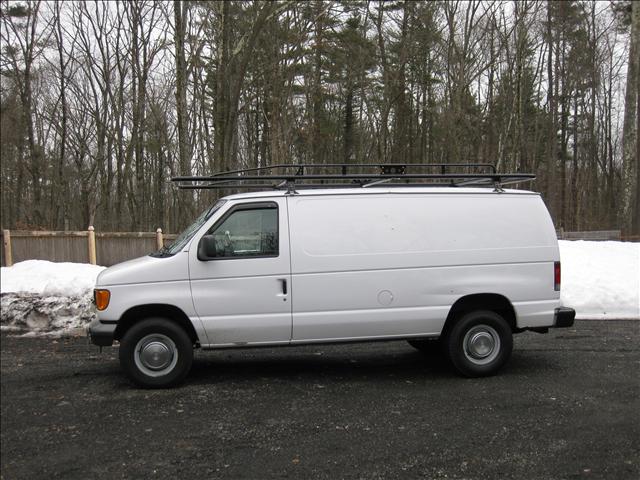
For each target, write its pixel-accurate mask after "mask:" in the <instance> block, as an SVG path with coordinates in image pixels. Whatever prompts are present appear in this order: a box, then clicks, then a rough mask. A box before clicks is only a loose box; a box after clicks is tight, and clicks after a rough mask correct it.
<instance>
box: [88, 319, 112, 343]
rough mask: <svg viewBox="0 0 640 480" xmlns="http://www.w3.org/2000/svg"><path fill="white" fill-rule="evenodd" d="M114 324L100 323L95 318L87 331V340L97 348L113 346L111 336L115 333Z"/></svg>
mask: <svg viewBox="0 0 640 480" xmlns="http://www.w3.org/2000/svg"><path fill="white" fill-rule="evenodd" d="M116 326H117V325H116V323H102V322H101V321H100V320H98V319H97V318H96V319H94V320H93V321H92V322H91V323H90V324H89V328H88V330H87V334H88V335H89V340H90V341H91V343H93V344H94V345H97V346H99V347H110V346H111V345H113V335H114V333H115V331H116Z"/></svg>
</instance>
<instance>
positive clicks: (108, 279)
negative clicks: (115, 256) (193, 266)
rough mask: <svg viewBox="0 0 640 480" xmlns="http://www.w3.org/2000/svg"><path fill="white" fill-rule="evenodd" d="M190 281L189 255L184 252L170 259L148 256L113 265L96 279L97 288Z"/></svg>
mask: <svg viewBox="0 0 640 480" xmlns="http://www.w3.org/2000/svg"><path fill="white" fill-rule="evenodd" d="M188 279H189V261H188V254H187V252H184V251H183V252H178V253H176V254H175V255H173V256H170V257H152V256H149V255H147V256H145V257H140V258H134V259H133V260H128V261H126V262H122V263H118V264H116V265H113V266H112V267H109V268H107V269H106V270H103V271H102V272H100V274H99V275H98V278H97V279H96V287H108V286H109V285H125V284H138V283H157V282H171V281H179V280H188Z"/></svg>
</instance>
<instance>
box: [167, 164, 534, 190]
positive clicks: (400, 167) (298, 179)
mask: <svg viewBox="0 0 640 480" xmlns="http://www.w3.org/2000/svg"><path fill="white" fill-rule="evenodd" d="M452 169H453V170H455V171H452ZM534 178H535V175H534V174H531V173H498V172H497V171H496V167H495V165H493V164H491V163H386V164H376V163H364V164H362V163H360V164H355V163H329V164H308V163H307V164H293V163H292V164H288V163H287V164H275V165H269V166H265V167H255V168H246V169H241V170H232V171H227V172H220V173H215V174H213V175H207V176H182V177H173V178H172V179H171V181H173V182H176V183H177V184H178V188H181V189H216V188H245V189H262V190H264V189H286V190H287V191H289V192H295V189H296V188H347V187H363V188H367V187H372V186H376V185H383V186H385V187H408V186H440V187H442V186H453V187H461V186H471V185H477V186H484V185H486V186H493V187H494V188H495V189H496V190H501V189H502V186H504V185H509V184H514V183H521V182H528V181H531V180H533V179H534Z"/></svg>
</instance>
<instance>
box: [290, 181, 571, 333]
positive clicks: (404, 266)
mask: <svg viewBox="0 0 640 480" xmlns="http://www.w3.org/2000/svg"><path fill="white" fill-rule="evenodd" d="M288 202H289V215H290V232H291V266H292V294H293V297H292V298H293V338H292V341H294V342H295V341H314V340H332V339H333V340H338V339H357V338H375V337H392V336H410V335H438V334H439V333H440V332H441V330H442V326H443V325H444V321H445V319H446V316H447V313H448V311H449V309H450V308H451V305H452V304H453V303H454V302H455V301H456V300H457V299H458V298H460V297H462V296H464V295H469V294H474V293H498V294H501V295H504V296H505V297H506V298H508V299H509V300H510V301H511V302H512V304H513V305H514V308H515V310H516V315H517V322H518V326H520V327H525V326H529V327H531V326H544V325H551V324H552V323H553V309H554V308H555V307H556V306H558V304H559V293H558V292H555V291H554V290H553V262H554V261H557V260H559V251H558V246H557V240H556V236H555V230H554V228H553V224H552V222H551V219H550V218H549V214H548V212H547V210H546V208H545V207H544V204H543V203H542V200H541V199H540V198H539V196H538V195H522V194H516V195H511V194H499V193H493V192H487V193H482V194H478V193H474V194H465V193H461V194H455V193H454V194H429V193H416V194H410V193H407V194H389V195H385V194H374V195H359V196H353V195H344V196H342V195H335V196H324V197H314V196H309V197H304V196H301V197H289V199H288Z"/></svg>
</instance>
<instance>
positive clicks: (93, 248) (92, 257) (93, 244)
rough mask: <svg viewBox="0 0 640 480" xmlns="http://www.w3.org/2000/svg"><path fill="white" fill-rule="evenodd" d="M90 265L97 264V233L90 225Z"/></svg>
mask: <svg viewBox="0 0 640 480" xmlns="http://www.w3.org/2000/svg"><path fill="white" fill-rule="evenodd" d="M88 239H89V263H90V264H91V265H95V264H96V233H95V231H94V228H93V225H89V236H88Z"/></svg>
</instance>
